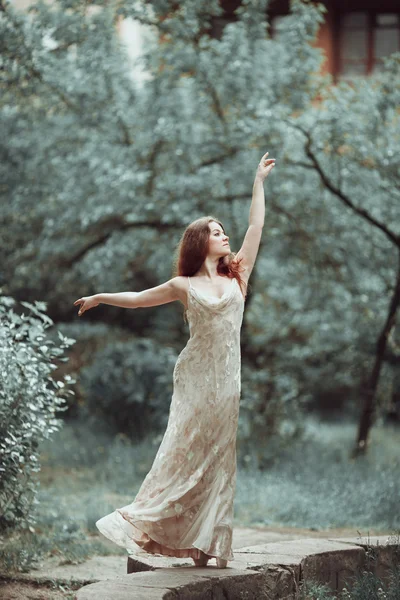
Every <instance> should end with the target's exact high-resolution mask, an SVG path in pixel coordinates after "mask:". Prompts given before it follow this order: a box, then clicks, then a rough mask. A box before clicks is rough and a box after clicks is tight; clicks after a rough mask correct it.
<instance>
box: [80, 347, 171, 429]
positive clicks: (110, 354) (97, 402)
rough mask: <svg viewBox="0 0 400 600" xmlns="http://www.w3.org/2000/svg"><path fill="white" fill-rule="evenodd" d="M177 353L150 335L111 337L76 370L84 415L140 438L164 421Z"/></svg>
mask: <svg viewBox="0 0 400 600" xmlns="http://www.w3.org/2000/svg"><path fill="white" fill-rule="evenodd" d="M176 359H177V356H176V352H175V350H173V349H172V348H170V347H164V348H160V346H159V344H158V343H156V342H154V341H153V340H148V339H140V340H134V341H128V342H125V341H124V342H112V343H110V344H108V345H107V346H106V347H105V348H103V349H102V350H100V351H99V352H97V353H96V354H95V356H94V360H93V363H92V364H91V365H90V366H87V367H84V368H83V369H81V372H80V375H81V377H80V384H81V386H82V388H83V393H84V395H85V397H86V412H87V413H88V416H89V415H90V416H92V417H93V416H97V417H100V418H103V419H104V420H105V421H106V422H107V423H108V425H109V426H110V429H111V430H112V431H113V432H122V433H126V434H129V435H132V436H133V437H135V438H136V439H142V438H143V437H145V436H146V435H147V434H148V433H149V432H150V431H153V430H154V431H157V430H162V429H164V428H165V426H166V424H167V421H168V413H169V406H170V404H171V397H172V392H173V379H172V374H173V368H174V365H175V363H176Z"/></svg>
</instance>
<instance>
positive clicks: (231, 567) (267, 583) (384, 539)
mask: <svg viewBox="0 0 400 600" xmlns="http://www.w3.org/2000/svg"><path fill="white" fill-rule="evenodd" d="M367 546H372V547H373V551H374V554H375V565H374V572H376V573H377V574H378V575H379V576H381V577H382V578H383V579H384V578H385V575H386V573H387V569H388V568H389V565H390V561H391V560H392V559H393V558H394V557H396V556H397V560H398V559H399V555H398V552H399V544H398V542H395V541H393V542H391V541H390V536H373V537H371V538H362V537H361V538H332V539H320V538H306V539H299V540H290V541H282V542H271V543H266V544H258V545H254V546H247V547H243V548H240V549H237V550H234V555H235V560H233V561H230V562H229V563H228V567H227V568H226V569H218V568H216V567H215V566H214V565H213V564H210V563H212V562H213V561H215V559H212V560H211V561H210V563H209V566H207V567H202V568H199V567H195V566H194V565H193V563H192V561H189V559H179V560H178V559H176V558H173V557H162V556H161V557H158V556H154V557H153V556H149V555H148V554H147V553H143V552H139V553H138V554H137V555H135V557H133V556H130V557H129V558H128V570H129V571H131V572H130V574H128V575H124V576H120V577H116V578H114V579H111V580H109V579H108V580H106V581H104V582H99V583H94V584H90V585H87V586H84V587H83V588H81V589H80V590H79V591H78V593H77V595H76V600H110V599H111V598H112V599H113V600H128V599H130V600H132V599H135V600H142V598H143V600H144V599H145V598H146V599H149V600H172V599H174V600H200V599H203V598H204V599H205V598H207V599H208V600H211V599H213V598H215V599H217V598H221V597H224V598H226V599H228V598H229V599H232V600H236V599H237V600H239V599H241V600H242V599H243V598H246V599H247V600H253V599H254V600H262V599H265V600H295V599H296V597H297V594H298V590H299V584H300V582H301V581H303V580H306V579H316V580H317V581H320V582H321V583H327V584H328V585H329V586H330V587H331V589H332V590H334V591H340V590H341V589H342V588H343V587H344V585H345V582H346V580H347V579H348V578H349V577H350V576H352V575H355V574H356V573H357V572H359V571H360V569H362V567H363V566H364V565H365V564H366V561H367V552H366V548H367ZM396 553H397V554H396ZM165 561H168V562H169V564H170V566H169V567H166V566H165ZM172 561H173V562H172ZM177 561H178V562H177ZM188 561H189V562H188ZM189 564H190V565H191V566H185V565H189ZM157 565H158V566H157ZM146 568H147V569H148V570H147V571H144V569H146ZM150 569H151V570H150Z"/></svg>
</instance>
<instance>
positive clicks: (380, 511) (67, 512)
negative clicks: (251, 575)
mask: <svg viewBox="0 0 400 600" xmlns="http://www.w3.org/2000/svg"><path fill="white" fill-rule="evenodd" d="M355 434H356V428H355V426H354V425H352V424H351V423H341V424H326V423H325V424H324V423H320V422H317V421H315V420H313V419H311V418H308V419H307V423H306V438H305V439H304V440H303V441H301V442H297V443H295V444H293V445H292V446H291V447H289V448H287V449H286V451H285V452H284V453H282V455H281V456H279V457H278V458H277V460H276V462H275V464H274V466H273V467H271V468H270V469H269V470H268V471H264V472H254V471H250V470H249V469H243V468H239V469H238V475H237V488H236V496H235V522H234V527H235V526H236V527H237V526H255V525H262V526H268V527H271V528H272V527H274V526H292V527H296V528H308V529H313V530H319V529H329V528H340V527H354V528H355V529H357V528H362V527H365V528H368V529H369V530H375V533H379V532H382V533H388V532H392V531H393V530H398V529H400V512H399V510H398V502H399V495H400V494H399V485H400V453H399V451H398V449H399V441H400V432H399V431H397V430H396V429H395V428H394V427H393V426H391V427H383V426H382V427H375V429H374V430H373V431H372V436H371V445H370V448H369V452H368V454H367V455H366V456H365V457H361V458H359V459H357V460H350V459H349V452H350V449H351V447H352V444H353V442H354V437H355ZM161 439H162V436H158V438H156V439H154V440H150V439H148V440H145V441H143V442H142V443H140V444H136V445H133V444H132V443H131V441H130V440H129V439H127V438H126V436H117V437H116V438H113V439H110V438H109V436H107V434H106V433H104V432H102V431H99V430H94V429H93V430H91V429H90V428H89V427H88V426H87V425H86V424H84V423H75V424H73V423H66V424H65V426H64V427H63V429H62V430H60V431H59V432H57V434H55V435H54V437H53V438H52V440H46V442H45V443H44V444H43V446H42V448H41V464H42V470H41V472H40V489H39V493H38V503H37V504H36V507H35V513H34V514H35V518H36V523H35V525H34V527H33V529H32V531H26V532H24V533H23V534H18V535H15V536H13V537H10V538H9V539H8V540H6V541H5V543H4V544H3V545H2V547H0V568H1V567H3V569H5V570H8V571H13V570H29V569H30V568H33V567H34V566H35V564H37V562H38V560H40V559H42V558H44V557H46V556H47V557H48V556H59V557H60V561H61V560H62V561H66V562H70V563H77V562H82V561H84V560H85V559H86V558H88V557H89V556H92V555H94V554H102V555H107V554H123V555H126V552H125V550H123V549H122V548H119V547H118V546H116V545H115V544H111V542H109V541H108V540H106V539H105V538H104V539H103V537H102V536H101V535H100V534H98V531H97V528H96V527H95V522H96V520H97V519H99V518H100V517H101V516H103V515H105V514H108V513H109V512H112V511H113V510H114V509H115V508H116V507H119V506H124V505H125V504H128V503H130V502H131V501H132V500H133V498H134V496H135V495H136V493H137V492H138V490H139V487H140V485H141V483H142V481H143V479H144V477H145V476H146V474H147V472H148V471H149V470H150V468H151V465H152V462H153V460H154V457H155V454H156V452H157V449H158V446H159V444H160V442H161Z"/></svg>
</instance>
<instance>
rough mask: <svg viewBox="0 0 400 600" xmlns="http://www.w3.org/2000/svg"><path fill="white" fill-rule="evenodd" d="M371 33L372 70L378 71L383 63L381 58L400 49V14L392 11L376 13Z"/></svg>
mask: <svg viewBox="0 0 400 600" xmlns="http://www.w3.org/2000/svg"><path fill="white" fill-rule="evenodd" d="M373 33H374V35H373V41H374V64H373V70H374V71H379V70H380V69H381V68H382V65H383V61H382V58H383V57H385V56H389V54H392V53H393V52H397V51H398V50H400V15H398V14H397V15H396V14H394V13H382V14H380V15H376V19H375V23H374V32H373Z"/></svg>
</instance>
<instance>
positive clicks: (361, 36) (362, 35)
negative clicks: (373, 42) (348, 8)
mask: <svg viewBox="0 0 400 600" xmlns="http://www.w3.org/2000/svg"><path fill="white" fill-rule="evenodd" d="M340 41H341V63H342V64H341V74H342V75H343V76H345V77H348V76H350V77H354V76H355V75H366V74H367V73H368V14H367V13H366V12H353V13H347V14H344V15H343V17H342V27H341V40H340Z"/></svg>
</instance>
